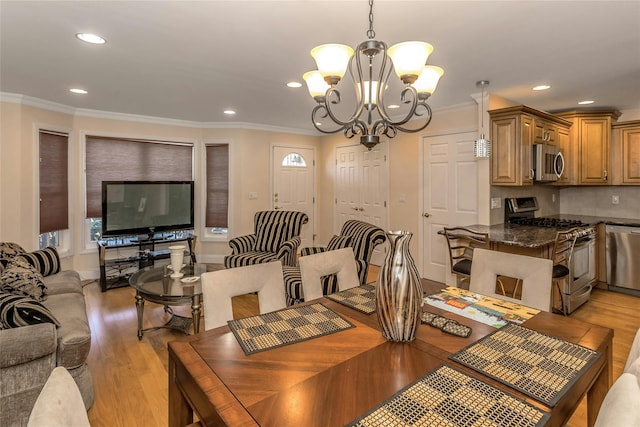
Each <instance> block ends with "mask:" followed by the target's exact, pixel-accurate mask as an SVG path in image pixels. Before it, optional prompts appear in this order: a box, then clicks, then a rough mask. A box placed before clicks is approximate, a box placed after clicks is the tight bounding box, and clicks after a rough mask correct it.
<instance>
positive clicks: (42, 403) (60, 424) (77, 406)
mask: <svg viewBox="0 0 640 427" xmlns="http://www.w3.org/2000/svg"><path fill="white" fill-rule="evenodd" d="M89 425H90V424H89V418H88V417H87V410H86V409H85V407H84V402H83V400H82V395H80V390H79V389H78V385H77V384H76V382H75V381H74V379H73V377H72V376H71V374H70V373H69V371H67V369H66V368H64V367H62V366H58V367H57V368H54V369H53V371H51V374H49V378H48V379H47V382H46V383H45V384H44V387H43V388H42V391H40V394H39V395H38V399H37V400H36V403H35V404H34V405H33V409H32V410H31V414H30V415H29V421H28V423H27V427H70V426H73V427H85V426H89Z"/></svg>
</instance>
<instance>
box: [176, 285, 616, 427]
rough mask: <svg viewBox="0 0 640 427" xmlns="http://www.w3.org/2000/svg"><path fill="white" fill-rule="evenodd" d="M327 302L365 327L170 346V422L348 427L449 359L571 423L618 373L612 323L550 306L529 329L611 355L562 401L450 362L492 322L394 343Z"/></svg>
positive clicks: (593, 409) (593, 412)
mask: <svg viewBox="0 0 640 427" xmlns="http://www.w3.org/2000/svg"><path fill="white" fill-rule="evenodd" d="M314 302H315V303H317V302H320V303H322V304H323V305H325V306H326V307H327V308H329V309H330V310H333V311H334V312H336V313H338V314H339V315H340V316H342V317H343V318H344V319H346V320H348V321H349V322H351V323H352V324H353V325H354V326H355V327H353V328H351V329H347V330H343V331H340V332H337V333H333V334H329V335H323V336H320V337H317V338H313V339H309V340H306V341H302V342H298V343H295V344H290V345H285V346H282V347H277V348H273V349H269V350H266V351H261V352H258V353H254V354H250V355H245V353H244V351H243V350H242V348H241V347H240V345H239V344H238V341H237V340H236V337H235V336H234V334H233V333H232V332H231V330H230V329H229V327H228V326H223V327H220V328H216V329H212V330H209V331H206V332H203V333H200V334H197V335H193V336H189V337H185V338H182V339H178V340H176V341H173V342H170V343H169V426H170V427H182V426H186V425H188V424H190V423H192V422H193V419H194V413H195V414H196V415H197V419H199V420H200V423H201V424H202V425H205V426H223V425H227V426H234V427H237V426H278V427H281V426H306V427H311V426H344V425H346V424H348V423H350V422H352V421H354V420H355V419H357V418H358V417H360V416H362V415H363V414H365V413H367V412H368V411H369V410H371V409H372V408H374V407H376V406H377V405H379V404H381V403H382V402H384V401H385V400H387V399H389V398H390V397H391V396H393V395H394V394H395V393H397V392H398V391H400V390H402V389H403V388H404V387H406V386H407V385H409V384H411V383H412V382H414V381H415V380H416V379H418V378H420V377H421V376H423V375H425V374H426V373H427V372H429V371H431V370H433V369H434V368H437V367H438V366H440V365H441V364H443V363H447V364H448V365H449V366H453V367H455V368H456V369H458V370H459V371H462V372H465V373H468V374H469V375H470V376H474V377H476V378H480V379H482V381H484V382H486V383H488V384H490V385H492V386H494V387H496V388H498V389H500V390H502V391H506V392H508V393H509V394H511V395H513V396H515V397H516V398H519V399H522V400H524V401H526V402H527V403H529V404H531V405H533V406H535V407H536V408H539V409H541V410H543V411H545V412H547V413H549V414H550V416H549V418H548V419H547V422H546V424H545V425H547V426H561V425H565V424H566V423H567V421H568V420H569V418H570V417H571V415H572V414H573V412H574V410H575V409H576V407H577V406H578V404H579V403H580V402H581V400H582V398H583V397H584V396H585V395H586V396H587V412H588V414H587V417H588V425H589V426H592V425H593V424H594V422H595V419H596V416H597V413H598V410H599V409H600V405H601V404H602V401H603V399H604V396H605V394H606V392H607V391H608V389H609V387H610V385H611V384H612V380H613V372H612V338H613V331H612V330H611V329H608V328H605V327H601V326H597V325H593V324H589V323H585V322H582V321H579V320H576V319H572V318H570V317H565V316H561V315H557V314H552V313H547V312H540V313H539V314H536V315H535V316H534V317H532V318H531V319H529V320H527V321H526V322H525V323H524V324H523V325H522V326H524V327H526V328H529V329H532V330H534V331H538V332H540V333H544V334H547V335H551V336H554V337H557V338H560V339H563V340H566V341H569V342H571V343H575V344H578V345H581V346H584V347H587V348H589V349H592V350H597V351H599V352H600V353H601V355H600V356H599V357H598V358H597V360H596V361H595V362H594V363H593V364H591V365H590V366H589V367H588V369H586V370H585V371H584V372H583V373H582V375H580V376H579V378H578V379H577V380H576V381H575V382H574V383H573V384H572V385H571V386H570V388H569V389H568V390H567V391H566V393H564V394H563V395H562V397H561V398H560V400H559V401H558V402H557V403H556V404H555V405H554V406H553V407H549V406H546V405H544V404H542V403H540V402H538V401H536V400H535V399H533V398H531V397H528V396H527V395H525V394H523V393H521V392H519V391H518V390H515V389H513V388H510V387H508V386H507V385H504V384H502V383H501V382H499V381H496V380H494V379H492V378H489V377H485V376H483V375H482V374H480V373H478V372H475V371H474V370H472V369H470V368H467V367H465V366H463V365H461V364H458V363H456V362H454V361H452V360H449V359H448V358H449V356H450V355H452V354H454V353H456V352H458V351H460V350H462V349H463V348H465V347H467V346H468V345H470V344H472V343H474V342H476V341H477V340H479V339H481V338H483V337H485V336H487V335H488V334H490V333H491V332H493V331H495V328H493V327H492V326H489V325H486V324H483V323H480V322H476V321H474V320H471V319H468V318H465V317H462V316H459V315H457V314H455V313H451V312H445V311H443V310H440V309H438V308H436V307H431V306H429V307H427V306H425V308H424V309H425V310H426V309H427V308H428V310H429V311H431V312H434V313H440V314H442V315H444V316H446V317H449V318H451V319H455V320H457V321H459V322H460V323H463V324H465V325H468V326H470V327H471V328H472V333H471V335H470V336H469V337H467V338H461V337H457V336H454V335H450V334H447V333H444V332H442V331H441V330H439V329H436V328H434V327H431V326H429V325H425V324H421V325H420V326H419V328H418V331H417V334H416V339H415V340H413V341H411V342H404V343H398V342H391V341H388V340H386V339H385V338H384V337H383V336H382V333H381V328H380V326H379V324H378V319H377V315H376V314H375V313H373V314H368V315H367V314H364V313H362V312H359V311H356V310H354V309H352V308H350V307H347V306H344V305H342V304H339V303H337V302H335V301H333V300H331V299H328V298H320V299H318V300H314V301H311V302H308V303H307V304H310V303H314Z"/></svg>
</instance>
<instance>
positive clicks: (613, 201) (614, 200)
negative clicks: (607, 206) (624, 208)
mask: <svg viewBox="0 0 640 427" xmlns="http://www.w3.org/2000/svg"><path fill="white" fill-rule="evenodd" d="M618 203H620V196H618V195H615V196H611V204H612V205H617V204H618Z"/></svg>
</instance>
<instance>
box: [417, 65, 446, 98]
mask: <svg viewBox="0 0 640 427" xmlns="http://www.w3.org/2000/svg"><path fill="white" fill-rule="evenodd" d="M443 74H444V70H443V69H442V68H440V67H437V66H435V65H427V66H426V67H424V68H423V69H422V72H421V73H420V76H419V77H418V80H416V81H415V82H413V84H412V86H413V87H414V88H416V90H417V91H418V94H419V95H421V96H424V97H425V99H426V98H428V97H429V96H431V95H432V94H433V92H434V91H435V90H436V86H438V82H439V81H440V77H442V75H443Z"/></svg>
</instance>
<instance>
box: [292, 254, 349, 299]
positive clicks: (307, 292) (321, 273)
mask: <svg viewBox="0 0 640 427" xmlns="http://www.w3.org/2000/svg"><path fill="white" fill-rule="evenodd" d="M298 262H299V263H300V276H301V277H302V293H303V297H304V299H305V301H310V300H313V299H316V298H322V296H323V290H322V278H323V277H325V276H327V275H329V274H335V275H336V277H337V280H338V290H339V291H344V290H345V289H350V288H355V287H356V286H359V285H360V279H359V278H358V272H357V268H356V259H355V256H354V254H353V249H351V248H343V249H336V250H334V251H327V252H320V253H317V254H314V255H307V256H304V257H300V259H299V260H298Z"/></svg>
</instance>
